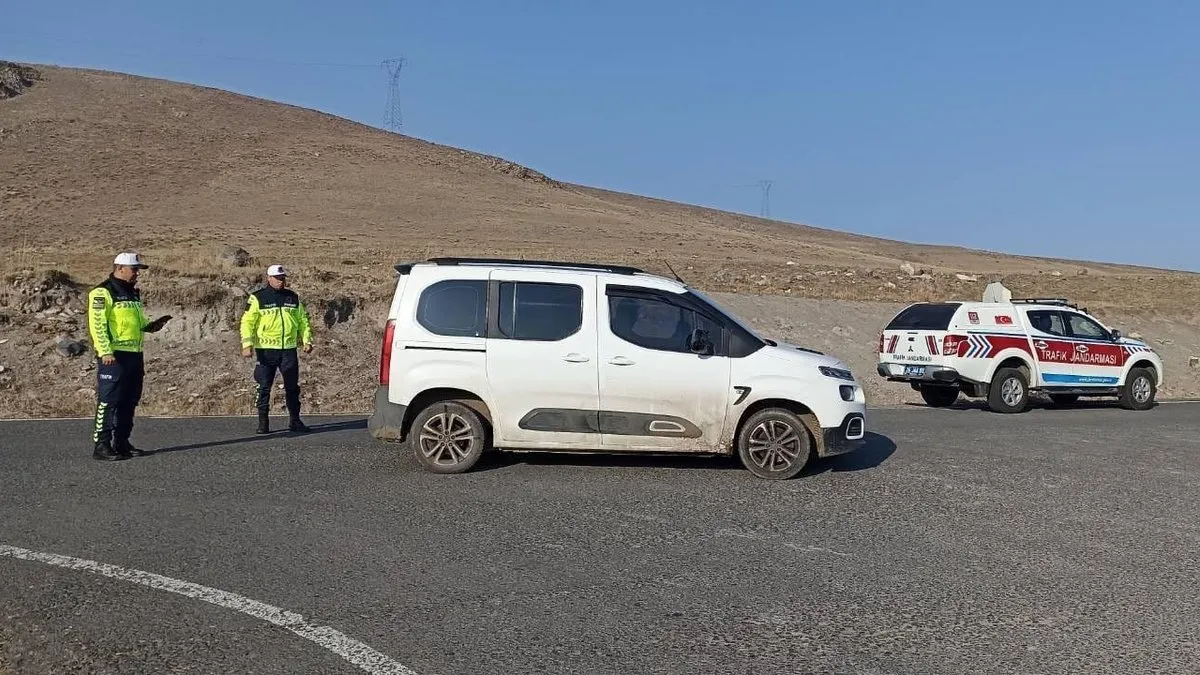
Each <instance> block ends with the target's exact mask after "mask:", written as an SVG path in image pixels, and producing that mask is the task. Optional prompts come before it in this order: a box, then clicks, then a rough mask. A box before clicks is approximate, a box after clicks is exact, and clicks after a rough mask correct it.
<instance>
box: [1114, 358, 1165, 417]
mask: <svg viewBox="0 0 1200 675" xmlns="http://www.w3.org/2000/svg"><path fill="white" fill-rule="evenodd" d="M1157 393H1158V385H1157V384H1155V382H1154V373H1151V372H1150V371H1149V370H1146V369H1145V368H1134V369H1133V370H1131V371H1129V377H1127V378H1125V386H1123V387H1121V399H1120V400H1121V407H1122V408H1125V409H1127V410H1149V409H1150V408H1152V407H1154V396H1155V394H1157Z"/></svg>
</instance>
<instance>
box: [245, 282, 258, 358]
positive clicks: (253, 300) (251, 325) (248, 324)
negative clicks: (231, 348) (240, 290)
mask: <svg viewBox="0 0 1200 675" xmlns="http://www.w3.org/2000/svg"><path fill="white" fill-rule="evenodd" d="M258 317H259V312H258V296H256V295H254V294H251V295H250V297H249V298H247V299H246V311H245V312H242V331H241V332H242V349H249V348H250V347H253V346H254V335H255V333H256V332H257V331H258Z"/></svg>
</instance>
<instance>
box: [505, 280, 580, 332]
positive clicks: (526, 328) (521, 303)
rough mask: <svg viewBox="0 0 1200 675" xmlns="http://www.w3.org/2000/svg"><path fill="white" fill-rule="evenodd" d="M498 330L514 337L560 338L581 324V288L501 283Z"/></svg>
mask: <svg viewBox="0 0 1200 675" xmlns="http://www.w3.org/2000/svg"><path fill="white" fill-rule="evenodd" d="M498 318H499V322H500V333H501V334H503V335H504V337H506V338H510V339H513V340H562V339H563V338H566V337H569V336H571V335H574V334H575V333H576V332H578V331H579V329H580V328H581V327H582V326H583V288H582V287H581V286H576V285H574V284H552V283H540V282H525V281H518V282H513V281H502V282H500V307H499V314H498Z"/></svg>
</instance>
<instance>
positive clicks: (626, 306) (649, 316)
mask: <svg viewBox="0 0 1200 675" xmlns="http://www.w3.org/2000/svg"><path fill="white" fill-rule="evenodd" d="M608 317H609V327H610V329H611V330H612V332H613V335H616V336H617V337H619V338H621V339H622V340H625V341H626V342H629V343H632V344H635V345H637V346H639V347H644V348H646V349H655V350H658V351H664V352H682V353H691V350H690V349H688V338H689V337H690V336H691V334H692V331H693V330H694V329H696V328H699V329H701V330H705V331H708V334H709V339H710V340H711V341H712V342H713V344H714V345H715V346H716V347H717V349H718V350H719V349H720V345H721V340H722V327H721V326H720V324H717V323H715V322H713V321H711V320H709V319H708V317H706V316H704V315H702V314H699V313H697V312H695V311H693V310H690V309H687V308H684V307H680V306H679V305H676V304H674V303H670V302H666V301H664V300H655V299H653V298H636V297H621V296H617V295H613V296H609V298H608Z"/></svg>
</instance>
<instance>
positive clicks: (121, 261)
mask: <svg viewBox="0 0 1200 675" xmlns="http://www.w3.org/2000/svg"><path fill="white" fill-rule="evenodd" d="M113 264H114V265H125V266H127V267H137V268H140V269H146V268H147V267H149V265H147V264H146V263H145V261H143V260H142V254H140V253H130V252H128V251H126V252H125V253H118V254H117V257H116V258H113Z"/></svg>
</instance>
